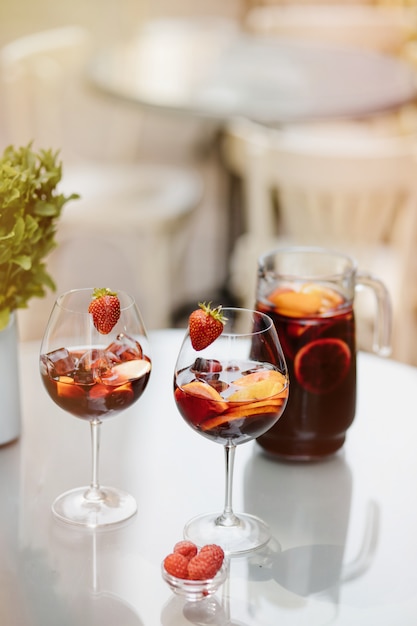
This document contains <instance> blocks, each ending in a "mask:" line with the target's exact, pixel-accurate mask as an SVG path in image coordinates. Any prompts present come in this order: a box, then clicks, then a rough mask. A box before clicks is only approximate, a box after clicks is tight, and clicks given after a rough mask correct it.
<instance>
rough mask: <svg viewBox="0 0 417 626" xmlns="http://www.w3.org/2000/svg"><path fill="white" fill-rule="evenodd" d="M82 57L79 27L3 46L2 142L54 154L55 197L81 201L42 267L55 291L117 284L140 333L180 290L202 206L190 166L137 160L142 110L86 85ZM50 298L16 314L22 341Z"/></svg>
mask: <svg viewBox="0 0 417 626" xmlns="http://www.w3.org/2000/svg"><path fill="white" fill-rule="evenodd" d="M90 51H91V38H90V35H89V33H88V32H87V31H86V30H85V29H83V28H81V27H78V26H69V27H64V28H58V29H52V30H49V31H45V32H40V33H35V34H32V35H28V36H25V37H22V38H20V39H18V40H15V41H12V42H11V43H9V44H7V45H6V46H4V47H3V49H2V50H1V51H0V81H1V82H0V94H1V95H0V97H1V101H2V112H3V120H4V130H5V134H6V141H7V143H13V144H15V145H26V144H28V143H29V142H30V141H33V146H34V147H35V148H37V149H38V148H45V149H47V148H52V149H54V150H59V152H60V158H61V159H62V162H63V180H62V185H61V187H62V190H64V191H65V192H67V193H71V192H75V193H79V194H80V196H81V199H80V200H77V201H74V202H71V203H69V204H68V205H67V206H66V207H65V208H64V211H63V214H62V217H61V219H60V222H59V225H58V231H57V241H58V244H59V245H58V247H57V249H56V250H54V252H53V253H52V254H51V256H50V257H49V259H48V269H49V271H50V273H51V275H52V277H53V278H54V280H55V282H56V285H57V291H58V292H61V291H64V290H66V289H70V288H75V287H80V286H92V287H94V286H110V287H112V286H113V288H116V287H117V286H118V288H123V289H126V290H128V291H130V292H131V293H133V295H134V296H135V297H136V299H137V301H138V304H139V306H140V308H141V310H142V313H143V316H144V320H145V324H146V325H147V327H148V328H158V327H164V326H167V325H169V323H170V314H171V309H172V301H173V298H172V296H173V294H175V290H176V286H177V285H181V260H182V258H181V253H182V252H183V251H184V250H183V248H184V245H185V244H186V238H187V235H188V236H190V235H189V228H190V227H191V226H190V224H191V222H190V220H191V218H192V214H193V212H194V210H195V209H196V208H197V206H198V204H199V202H200V200H201V198H202V193H203V188H202V180H201V178H200V175H198V174H197V173H196V172H195V171H194V170H192V169H189V168H184V167H172V166H168V165H161V164H155V163H152V164H150V163H144V162H142V161H140V160H139V159H138V154H140V138H141V115H140V112H139V110H137V109H134V108H133V107H131V108H129V106H128V105H126V106H125V105H120V104H119V103H117V104H116V103H115V102H114V101H113V100H111V99H106V98H105V97H103V96H101V95H98V94H97V93H95V91H94V89H93V88H92V87H90V86H89V85H88V84H87V81H86V79H85V77H84V68H85V64H86V62H87V60H88V55H89V53H90ZM181 244H182V247H181ZM53 300H54V295H51V294H49V295H48V297H47V298H45V299H43V300H34V301H33V302H32V303H31V305H30V308H29V309H28V310H24V311H19V324H20V335H21V337H22V338H23V339H28V338H32V337H37V336H39V335H41V334H42V332H43V329H44V327H45V323H46V321H47V317H48V314H49V311H50V307H51V304H52V301H53Z"/></svg>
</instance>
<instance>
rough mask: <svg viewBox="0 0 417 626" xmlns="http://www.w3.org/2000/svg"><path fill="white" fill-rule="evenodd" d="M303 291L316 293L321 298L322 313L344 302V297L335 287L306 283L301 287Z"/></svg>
mask: <svg viewBox="0 0 417 626" xmlns="http://www.w3.org/2000/svg"><path fill="white" fill-rule="evenodd" d="M301 293H308V294H310V295H311V294H314V295H316V296H319V297H320V299H321V305H320V313H325V312H326V311H330V310H332V309H337V308H338V307H339V306H341V304H343V298H342V296H341V295H340V293H338V292H337V291H335V290H334V289H330V288H328V287H324V286H323V285H316V284H315V283H306V284H305V285H303V287H302V288H301Z"/></svg>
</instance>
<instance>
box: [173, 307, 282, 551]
mask: <svg viewBox="0 0 417 626" xmlns="http://www.w3.org/2000/svg"><path fill="white" fill-rule="evenodd" d="M223 313H224V316H225V317H226V322H225V326H224V329H223V332H222V333H221V335H220V336H219V337H218V338H217V339H216V340H215V341H213V342H212V343H211V344H210V345H209V346H207V347H206V348H204V349H203V350H201V351H199V350H195V349H194V348H193V345H192V341H191V339H190V332H189V331H188V332H187V333H186V336H185V338H184V341H183V343H182V347H181V349H180V353H179V355H178V359H177V363H176V367H175V375H174V397H175V402H176V404H177V407H178V410H179V412H180V413H181V415H182V417H183V418H184V420H185V421H186V422H187V424H188V425H189V426H190V427H191V428H193V429H194V430H195V431H196V432H197V433H199V434H200V435H202V436H203V437H206V438H207V439H210V440H211V441H213V442H215V443H218V444H220V445H222V446H224V449H225V461H226V494H225V504H224V510H223V512H222V513H208V514H203V515H199V516H197V517H196V518H194V519H192V520H191V521H190V522H188V523H187V524H186V526H185V529H184V536H185V537H186V538H187V539H189V540H190V541H193V542H194V543H195V544H196V545H198V546H202V545H204V544H207V543H216V544H218V545H220V546H221V547H222V548H223V550H224V551H225V552H226V553H227V554H237V553H241V552H242V553H243V552H248V551H250V550H253V549H255V548H258V547H260V546H261V545H264V544H265V543H267V542H268V541H269V539H270V531H269V528H268V526H267V525H266V524H265V523H264V522H263V521H262V520H260V519H259V518H257V517H256V516H254V515H249V514H247V513H240V514H239V515H235V514H234V512H233V509H232V477H233V461H234V453H235V449H236V446H237V445H240V444H243V443H245V442H247V441H251V440H252V439H254V438H256V437H258V436H260V435H262V434H263V433H264V432H265V431H267V430H268V429H269V428H271V426H273V424H275V423H276V422H277V420H278V419H279V418H280V417H281V415H282V412H283V411H284V408H285V405H286V403H287V397H288V375H287V368H286V364H285V359H284V356H283V353H282V350H281V346H280V343H279V340H278V336H277V333H276V330H275V327H274V325H273V323H272V320H271V319H270V318H269V317H268V316H267V315H265V314H263V313H261V312H259V311H251V310H246V309H239V308H224V309H223Z"/></svg>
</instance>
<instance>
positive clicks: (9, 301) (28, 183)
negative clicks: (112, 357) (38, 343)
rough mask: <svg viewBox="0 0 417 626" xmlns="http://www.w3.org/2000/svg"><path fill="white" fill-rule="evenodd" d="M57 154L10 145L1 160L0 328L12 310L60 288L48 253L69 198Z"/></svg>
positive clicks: (6, 322) (30, 146)
mask: <svg viewBox="0 0 417 626" xmlns="http://www.w3.org/2000/svg"><path fill="white" fill-rule="evenodd" d="M61 177H62V164H61V162H60V161H58V153H54V152H52V151H51V150H40V151H39V152H35V151H33V150H32V145H31V144H29V145H28V146H24V147H20V148H15V147H13V146H8V147H7V148H6V149H5V150H4V152H3V155H2V157H1V158H0V330H2V329H3V328H5V327H6V326H7V324H8V323H9V318H10V314H11V312H12V311H15V310H16V309H18V308H25V307H27V303H28V301H29V300H30V299H31V298H32V297H43V296H45V294H46V291H45V288H46V287H48V288H50V289H51V290H52V291H55V289H56V287H55V284H54V281H53V280H52V278H51V276H50V275H49V273H48V272H47V269H46V264H45V261H44V259H45V257H46V256H47V255H48V254H49V253H50V252H51V250H52V249H53V248H54V247H55V246H56V241H55V233H56V226H57V220H58V218H59V216H60V214H61V211H62V208H63V206H64V205H65V203H66V202H68V201H69V200H74V199H76V198H78V197H79V196H78V195H77V194H71V195H70V196H65V195H63V194H62V193H59V192H58V190H57V185H58V183H59V182H60V180H61Z"/></svg>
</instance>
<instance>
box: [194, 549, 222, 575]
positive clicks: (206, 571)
mask: <svg viewBox="0 0 417 626" xmlns="http://www.w3.org/2000/svg"><path fill="white" fill-rule="evenodd" d="M218 571H219V566H218V565H217V562H216V560H214V559H213V557H212V555H211V554H210V552H206V553H203V554H202V553H201V550H200V553H199V554H197V556H194V557H193V558H192V559H191V560H190V561H189V563H188V578H190V579H191V580H206V579H207V578H213V577H214V576H215V575H216V574H217V572H218Z"/></svg>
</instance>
